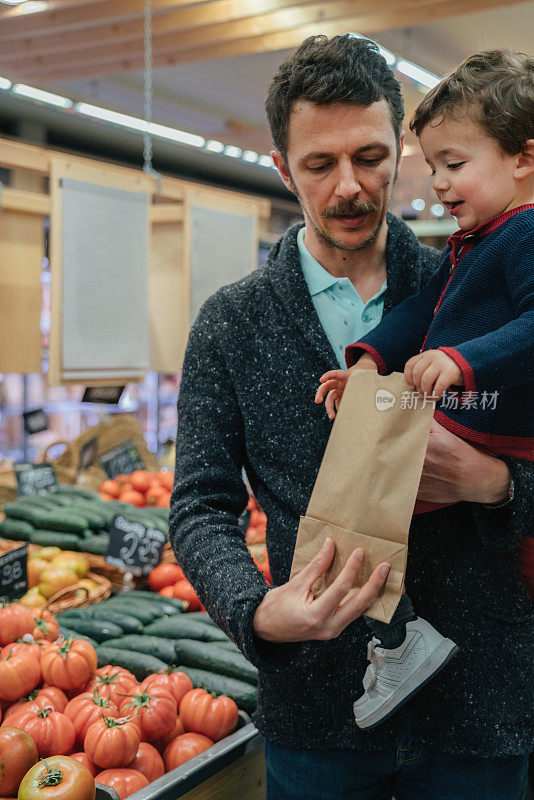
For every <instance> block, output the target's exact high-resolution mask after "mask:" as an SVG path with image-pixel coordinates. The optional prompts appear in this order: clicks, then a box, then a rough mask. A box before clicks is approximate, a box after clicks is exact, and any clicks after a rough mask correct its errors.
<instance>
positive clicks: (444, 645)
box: [356, 639, 458, 730]
mask: <svg viewBox="0 0 534 800" xmlns="http://www.w3.org/2000/svg"><path fill="white" fill-rule="evenodd" d="M457 652H458V645H456V644H455V643H454V642H453V641H452V640H451V639H445V641H443V642H441V644H440V646H439V647H438V648H436V650H434V652H433V653H432V655H431V656H429V658H428V660H427V661H425V663H424V664H421V666H420V667H419V669H418V670H417V672H415V673H414V675H412V677H411V678H409V679H408V680H407V681H406V683H405V684H404V686H402V687H401V688H399V689H398V690H397V691H396V692H395V695H394V696H393V697H391V698H390V699H389V700H387V701H386V702H385V703H384V704H383V705H382V706H380V708H377V709H376V710H375V711H373V712H372V713H370V714H368V715H367V716H366V717H364V718H362V719H356V725H357V726H358V728H362V730H367V729H369V728H375V727H376V726H377V725H380V724H381V723H382V722H385V720H387V719H389V717H391V715H392V714H394V713H395V711H398V709H399V708H401V706H403V705H404V704H405V703H407V702H408V700H410V698H411V697H413V696H414V694H417V692H418V691H419V690H420V689H422V688H423V686H426V684H427V683H429V681H431V680H432V678H434V677H435V676H436V675H437V674H438V672H441V670H442V669H443V667H445V666H447V664H448V663H449V661H450V660H451V658H454V656H455V655H456V653H457ZM422 676H424V677H422Z"/></svg>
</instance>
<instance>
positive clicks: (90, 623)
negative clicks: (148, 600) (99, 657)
mask: <svg viewBox="0 0 534 800" xmlns="http://www.w3.org/2000/svg"><path fill="white" fill-rule="evenodd" d="M81 614H83V611H82V612H81ZM69 628H71V629H72V630H73V631H76V632H77V633H83V634H84V635H85V636H90V637H91V639H94V640H95V641H97V642H104V641H106V639H116V638H117V637H119V636H122V634H123V630H122V628H120V627H119V626H118V625H115V623H114V622H107V621H106V620H104V619H86V618H85V617H82V616H81V615H80V616H79V617H78V619H76V618H75V617H69Z"/></svg>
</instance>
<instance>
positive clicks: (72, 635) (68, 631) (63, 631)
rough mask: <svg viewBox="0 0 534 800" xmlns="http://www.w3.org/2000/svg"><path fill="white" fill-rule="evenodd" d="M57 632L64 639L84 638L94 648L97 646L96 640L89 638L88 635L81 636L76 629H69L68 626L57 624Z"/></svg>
mask: <svg viewBox="0 0 534 800" xmlns="http://www.w3.org/2000/svg"><path fill="white" fill-rule="evenodd" d="M59 632H60V634H61V635H62V636H64V637H65V639H85V641H86V642H89V643H90V644H92V645H93V647H94V648H95V649H96V648H97V647H98V642H95V640H94V639H91V637H90V636H83V635H82V634H81V633H78V632H77V631H71V629H70V628H64V627H63V625H60V626H59Z"/></svg>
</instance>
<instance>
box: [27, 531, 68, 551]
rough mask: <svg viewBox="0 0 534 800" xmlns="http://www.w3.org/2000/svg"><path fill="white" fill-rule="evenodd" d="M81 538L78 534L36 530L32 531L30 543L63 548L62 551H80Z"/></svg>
mask: <svg viewBox="0 0 534 800" xmlns="http://www.w3.org/2000/svg"><path fill="white" fill-rule="evenodd" d="M80 541H81V540H80V537H79V536H78V534H76V533H65V532H64V531H49V530H40V529H36V530H34V531H32V533H31V536H30V542H31V543H32V544H39V545H41V547H61V549H62V550H79V549H80Z"/></svg>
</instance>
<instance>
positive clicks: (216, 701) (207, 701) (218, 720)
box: [180, 689, 239, 742]
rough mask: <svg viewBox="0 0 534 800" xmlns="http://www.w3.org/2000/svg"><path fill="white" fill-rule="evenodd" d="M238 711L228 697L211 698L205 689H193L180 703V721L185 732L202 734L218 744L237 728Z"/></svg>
mask: <svg viewBox="0 0 534 800" xmlns="http://www.w3.org/2000/svg"><path fill="white" fill-rule="evenodd" d="M238 714H239V709H238V708H237V705H236V703H235V702H234V701H233V700H232V699H231V698H230V697H224V696H223V697H215V698H214V697H213V696H212V695H211V694H208V692H206V690H205V689H193V691H192V692H188V693H187V694H186V695H185V697H184V698H183V700H182V702H181V703H180V719H181V720H182V722H183V725H184V728H185V729H186V731H195V733H203V734H204V736H208V737H209V738H210V739H213V741H214V742H218V741H219V739H224V737H225V736H228V734H229V733H232V732H233V731H235V729H236V728H237V722H238Z"/></svg>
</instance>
